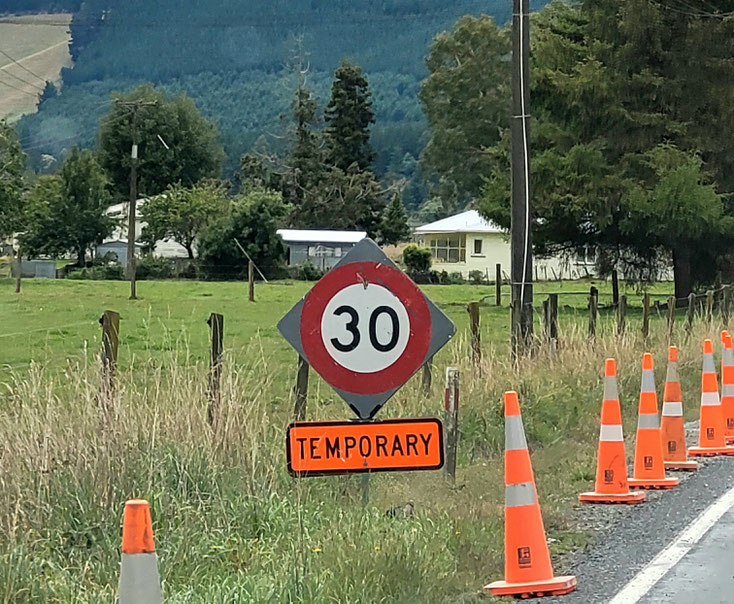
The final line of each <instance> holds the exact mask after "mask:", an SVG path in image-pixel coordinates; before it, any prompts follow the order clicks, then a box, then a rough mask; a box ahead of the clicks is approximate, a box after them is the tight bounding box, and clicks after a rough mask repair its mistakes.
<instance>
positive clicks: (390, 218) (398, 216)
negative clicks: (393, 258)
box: [380, 193, 410, 245]
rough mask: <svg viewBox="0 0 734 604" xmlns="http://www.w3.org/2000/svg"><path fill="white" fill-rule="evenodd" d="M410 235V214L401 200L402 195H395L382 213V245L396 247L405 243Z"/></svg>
mask: <svg viewBox="0 0 734 604" xmlns="http://www.w3.org/2000/svg"><path fill="white" fill-rule="evenodd" d="M409 235H410V227H409V226H408V213H407V212H406V211H405V206H404V205H403V202H402V201H401V200H400V195H398V194H397V193H395V194H394V195H393V197H392V201H390V203H389V204H388V206H387V207H386V208H385V211H384V212H383V213H382V222H381V224H380V243H381V244H382V245H395V244H396V243H400V242H401V241H405V240H406V239H407V238H408V236H409Z"/></svg>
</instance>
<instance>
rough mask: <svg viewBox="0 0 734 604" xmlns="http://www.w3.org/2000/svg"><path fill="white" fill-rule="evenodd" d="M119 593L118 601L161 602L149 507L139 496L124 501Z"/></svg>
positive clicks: (123, 603)
mask: <svg viewBox="0 0 734 604" xmlns="http://www.w3.org/2000/svg"><path fill="white" fill-rule="evenodd" d="M118 593H119V604H162V602H163V594H162V593H161V580H160V577H159V576H158V557H157V556H156V553H155V543H154V542H153V524H152V522H151V518H150V508H149V507H148V502H147V501H144V500H142V499H132V500H130V501H128V502H127V503H126V504H125V514H124V517H123V521H122V563H121V564H120V587H119V590H118Z"/></svg>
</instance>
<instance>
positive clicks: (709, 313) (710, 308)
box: [706, 290, 714, 324]
mask: <svg viewBox="0 0 734 604" xmlns="http://www.w3.org/2000/svg"><path fill="white" fill-rule="evenodd" d="M713 319H714V292H713V291H712V290H708V291H707V292H706V322H707V323H709V324H710V323H711V321H713Z"/></svg>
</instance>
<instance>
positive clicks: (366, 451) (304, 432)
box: [286, 418, 443, 477]
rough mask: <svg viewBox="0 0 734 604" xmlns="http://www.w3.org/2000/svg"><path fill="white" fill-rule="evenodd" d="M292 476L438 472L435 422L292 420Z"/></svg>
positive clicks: (288, 443) (439, 456)
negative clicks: (414, 471)
mask: <svg viewBox="0 0 734 604" xmlns="http://www.w3.org/2000/svg"><path fill="white" fill-rule="evenodd" d="M286 453H287V456H288V471H289V472H290V473H291V474H293V475H294V476H299V477H300V476H325V475H329V474H352V473H359V472H395V471H399V470H403V471H405V470H438V469H440V468H441V467H442V466H443V429H442V426H441V422H440V421H439V420H437V419H435V418H418V419H390V420H384V421H376V422H359V421H345V422H295V423H293V424H291V425H290V426H288V433H287V436H286Z"/></svg>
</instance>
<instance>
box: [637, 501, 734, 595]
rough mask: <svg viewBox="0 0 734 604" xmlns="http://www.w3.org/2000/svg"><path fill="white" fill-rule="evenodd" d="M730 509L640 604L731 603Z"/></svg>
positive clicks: (733, 528)
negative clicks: (662, 603)
mask: <svg viewBox="0 0 734 604" xmlns="http://www.w3.org/2000/svg"><path fill="white" fill-rule="evenodd" d="M733 552H734V508H732V509H730V510H729V511H728V512H727V513H726V514H724V516H723V517H722V518H721V519H720V520H719V521H718V523H717V524H716V525H715V526H714V527H713V528H711V530H709V532H708V533H706V535H704V537H703V538H702V539H701V541H699V542H698V544H696V545H695V546H694V547H693V548H692V549H691V551H690V552H688V554H687V555H686V556H684V557H683V559H682V560H681V561H680V562H679V563H678V564H676V565H675V566H674V567H673V568H672V569H670V571H668V573H667V574H666V575H665V576H664V577H663V578H662V579H660V581H658V583H657V584H656V585H655V586H654V587H653V588H652V589H651V590H650V591H649V592H648V593H647V595H646V596H645V597H643V598H642V599H641V600H640V602H641V603H644V604H653V603H655V604H657V603H659V602H671V603H675V604H678V603H680V604H687V603H688V602H701V603H704V602H705V603H706V604H718V603H719V602H720V603H721V604H725V603H726V604H728V603H730V602H733V601H734V556H732V553H733Z"/></svg>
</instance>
